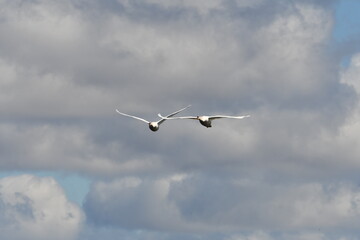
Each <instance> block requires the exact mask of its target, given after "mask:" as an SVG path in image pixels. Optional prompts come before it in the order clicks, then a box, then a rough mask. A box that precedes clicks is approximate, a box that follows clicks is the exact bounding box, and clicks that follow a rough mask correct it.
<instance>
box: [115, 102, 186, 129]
mask: <svg viewBox="0 0 360 240" xmlns="http://www.w3.org/2000/svg"><path fill="white" fill-rule="evenodd" d="M190 106H191V105H189V106H187V107H184V108H182V109H180V110H177V111H176V112H173V113H171V114H169V115H167V116H166V117H165V118H161V119H160V120H159V121H157V122H150V121H147V120H145V119H143V118H140V117H136V116H132V115H129V114H126V113H123V112H120V111H119V110H117V109H116V112H117V113H119V114H121V115H123V116H126V117H131V118H135V119H137V120H140V121H143V122H145V123H147V124H149V128H150V130H151V131H153V132H156V131H157V130H159V127H160V124H162V123H163V122H164V121H165V120H167V119H166V118H170V117H172V116H174V115H175V114H178V113H179V112H181V111H184V110H185V109H187V108H188V107H190Z"/></svg>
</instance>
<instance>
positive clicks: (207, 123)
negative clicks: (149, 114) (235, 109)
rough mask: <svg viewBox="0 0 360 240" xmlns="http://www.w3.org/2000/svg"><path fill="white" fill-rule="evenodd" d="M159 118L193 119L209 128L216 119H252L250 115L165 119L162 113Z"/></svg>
mask: <svg viewBox="0 0 360 240" xmlns="http://www.w3.org/2000/svg"><path fill="white" fill-rule="evenodd" d="M158 116H159V117H161V118H162V119H164V120H165V119H166V120H167V119H193V120H199V122H200V123H201V125H203V126H205V127H207V128H209V127H211V121H212V120H214V119H219V118H234V119H243V118H247V117H250V115H245V116H226V115H214V116H196V117H193V116H186V117H163V116H162V115H161V114H160V113H159V114H158Z"/></svg>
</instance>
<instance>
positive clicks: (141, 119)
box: [116, 109, 150, 123]
mask: <svg viewBox="0 0 360 240" xmlns="http://www.w3.org/2000/svg"><path fill="white" fill-rule="evenodd" d="M116 112H117V113H118V114H121V115H124V116H127V117H131V118H135V119H137V120H140V121H143V122H146V123H150V122H149V121H147V120H145V119H143V118H139V117H136V116H132V115H129V114H126V113H122V112H120V111H119V110H117V109H116Z"/></svg>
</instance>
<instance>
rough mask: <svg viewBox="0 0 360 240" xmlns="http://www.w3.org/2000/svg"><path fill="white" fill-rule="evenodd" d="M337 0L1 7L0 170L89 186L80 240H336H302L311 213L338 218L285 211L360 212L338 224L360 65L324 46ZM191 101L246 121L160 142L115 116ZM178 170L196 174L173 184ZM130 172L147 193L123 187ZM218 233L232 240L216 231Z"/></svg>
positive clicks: (180, 130) (175, 126) (188, 124)
mask: <svg viewBox="0 0 360 240" xmlns="http://www.w3.org/2000/svg"><path fill="white" fill-rule="evenodd" d="M334 2H335V1H310V0H305V1H291V2H290V1H260V0H259V1H240V0H238V1H228V0H226V1H215V0H214V1H211V2H210V1H204V2H201V3H199V2H198V1H197V2H194V1H181V2H180V1H179V2H171V3H169V2H168V1H166V2H165V1H162V0H151V1H150V0H149V1H112V0H107V1H96V0H92V1H70V0H69V1H61V2H59V1H27V2H26V1H25V2H24V1H11V3H10V2H6V3H5V2H3V3H1V9H3V10H2V11H1V13H0V14H1V21H0V25H1V27H0V29H1V30H0V33H1V36H2V40H1V43H0V50H1V57H0V73H1V74H2V78H1V80H0V86H1V88H0V89H1V90H0V100H1V101H0V110H1V112H2V115H1V123H0V150H1V161H0V166H1V168H2V169H3V170H5V169H9V170H19V169H22V170H27V169H29V170H34V169H37V170H38V169H40V170H49V169H50V170H55V171H56V170H59V169H62V170H64V169H65V170H66V171H74V172H80V173H82V174H85V175H87V176H90V177H92V178H93V179H94V181H96V182H95V183H94V186H93V188H92V190H91V192H90V193H89V195H88V197H87V201H86V204H85V206H84V207H85V210H86V212H87V214H88V217H89V222H91V223H92V225H91V224H90V225H89V227H90V226H91V227H90V228H92V227H93V229H88V231H89V232H88V233H86V232H84V233H83V234H84V239H85V238H86V236H88V235H86V234H89V235H91V234H90V233H91V232H92V231H93V232H94V234H95V235H96V234H98V236H101V235H102V234H104V235H106V234H108V235H109V236H113V233H114V232H116V233H119V234H122V236H123V237H124V239H126V238H128V239H131V238H135V239H136V236H135V235H136V234H137V233H136V231H137V230H138V229H143V228H145V229H150V230H146V231H144V232H143V233H140V234H139V233H138V234H139V235H140V236H141V237H143V238H144V239H146V237H147V236H149V238H151V236H152V238H154V239H161V238H163V239H176V238H180V237H179V235H177V234H171V231H177V230H179V231H182V230H185V231H188V232H191V231H195V232H196V231H199V232H201V233H202V234H203V236H205V235H206V236H208V237H209V238H208V239H211V238H213V239H230V240H232V239H251V238H253V239H256V238H258V239H267V238H268V239H278V238H276V234H275V235H274V234H272V233H271V231H273V230H274V229H277V227H279V226H285V227H284V228H286V229H293V230H294V231H300V233H299V234H297V233H294V234H293V235H292V234H291V233H284V234H283V235H282V237H283V238H284V239H286V236H290V237H292V238H293V239H297V238H298V239H301V238H306V237H308V236H310V237H314V238H316V237H317V238H320V239H321V238H325V237H327V238H329V239H331V236H330V235H331V234H329V233H327V232H326V233H324V234H320V235H316V234H314V233H313V232H312V231H311V230H309V232H310V233H306V232H305V233H303V231H305V230H306V229H307V228H308V227H309V226H306V224H304V222H306V220H307V219H308V218H314V219H315V220H319V221H320V222H321V221H323V226H325V227H329V226H331V223H327V222H326V221H325V220H326V219H325V220H324V219H323V218H321V219H318V218H317V217H316V216H312V215H311V214H308V215H306V214H305V215H303V216H302V217H303V218H302V219H301V218H300V217H301V214H300V213H299V212H297V211H298V209H296V206H295V205H294V204H291V203H295V202H297V203H298V204H300V205H301V204H303V205H304V206H306V207H307V208H306V209H308V210H309V211H311V210H312V209H311V208H310V207H308V206H309V205H311V204H310V203H309V201H310V198H307V197H308V196H314V197H315V198H316V199H315V200H314V201H315V203H316V204H318V205H317V208H316V209H315V210H319V211H325V210H327V208H331V207H334V209H331V210H330V211H328V214H329V215H326V214H325V216H327V217H329V218H331V217H333V216H336V217H338V219H339V221H340V223H339V224H340V226H343V227H344V226H345V225H346V223H347V221H348V220H349V219H352V220H353V219H356V220H357V218H358V207H354V208H350V212H352V213H354V216H353V218H352V217H349V216H347V215H346V214H344V215H342V216H345V217H344V218H342V216H340V217H339V216H338V215H341V214H343V213H344V212H346V211H345V210H344V209H337V208H336V206H335V205H336V204H335V203H334V201H341V199H340V196H347V199H345V200H344V202H345V203H347V204H348V203H349V202H351V201H353V202H356V201H357V200H356V199H357V196H358V190H357V189H356V188H355V187H353V186H352V187H344V186H342V185H341V184H340V185H336V184H339V182H350V183H353V182H354V181H357V179H358V177H357V171H358V169H359V167H360V166H359V164H358V161H357V156H358V150H357V147H356V144H354V143H357V142H358V141H357V133H358V132H359V131H358V129H359V127H358V124H356V122H357V121H358V119H359V115H358V113H357V111H356V108H357V107H358V99H357V98H358V93H359V90H358V87H357V83H356V81H355V79H357V76H358V72H357V68H358V67H357V65H356V64H353V65H352V66H351V70H350V71H349V72H348V74H347V75H346V76H345V77H344V76H339V66H338V64H339V59H337V56H334V55H332V53H333V52H332V50H331V49H329V41H330V36H331V30H332V27H333V15H332V10H331V4H333V3H334ZM55 29H56V31H54V30H55ZM188 104H192V105H193V106H192V107H191V108H190V109H188V110H187V111H186V113H185V112H184V113H182V114H184V115H188V114H189V115H198V114H234V115H236V114H251V115H252V117H251V118H249V119H246V120H241V121H237V120H234V121H233V120H223V121H222V120H218V121H215V122H214V127H213V128H211V129H205V128H203V127H202V126H200V124H199V123H198V122H196V121H190V120H189V121H186V120H183V121H181V120H178V121H175V120H174V121H168V122H166V123H165V124H164V125H162V128H161V129H160V131H159V132H157V133H155V134H154V133H152V132H150V131H149V130H148V129H147V126H146V125H144V124H143V123H141V122H137V121H132V120H130V119H126V118H122V117H121V116H119V115H117V114H116V113H115V112H114V109H115V108H119V109H121V110H122V111H124V112H128V113H130V114H134V115H138V116H142V117H144V118H146V119H157V116H156V114H157V113H158V112H160V113H167V112H172V111H174V110H175V109H178V108H180V107H183V106H186V105H188ZM174 174H185V175H187V174H188V175H192V174H194V176H196V177H193V178H188V179H185V180H182V181H179V180H177V181H175V180H166V177H168V176H172V175H174ZM123 177H124V178H125V177H127V178H125V179H137V180H136V181H138V183H137V184H138V185H136V186H133V187H131V186H125V187H124V186H123V185H121V184H124V182H123V181H124V179H123ZM99 178H100V179H101V180H102V181H104V182H97V181H98V180H99ZM116 179H117V180H116ZM245 180H246V181H245ZM237 181H240V183H241V184H244V182H243V181H245V183H246V184H248V185H238V184H239V183H238V182H237ZM329 182H332V183H334V184H335V189H336V190H335V191H334V192H328V190H327V187H329ZM107 184H108V186H107V187H106V185H107ZM350 185H352V184H350ZM291 189H294V190H291ZM160 190H161V191H160ZM225 196H226V197H225ZM254 199H255V200H254ZM264 199H267V200H268V201H265V200H264ZM326 199H330V200H328V201H327V200H326ZM162 204H163V205H162ZM356 204H357V203H356ZM356 204H355V205H356ZM274 205H276V206H277V207H278V208H279V209H280V210H279V212H277V213H276V214H275V213H274V212H272V211H274V210H272V208H271V207H272V206H274ZM1 206H3V205H1ZM18 207H19V211H23V213H24V214H28V213H30V212H28V211H27V210H28V209H27V208H23V206H18ZM281 207H282V208H281ZM164 208H165V209H164ZM284 209H285V210H284ZM156 210H157V211H156ZM133 211H135V213H136V214H133V215H132V213H134V212H133ZM120 213H121V214H120ZM337 214H338V215H337ZM246 216H247V218H245V217H246ZM294 216H297V218H294V219H297V220H298V222H291V221H290V220H289V219H291V218H292V217H294ZM220 221H221V224H223V225H221V224H219V222H220ZM239 225H241V226H242V227H243V229H249V228H251V227H253V229H255V228H256V227H257V226H261V227H263V228H268V230H269V232H267V231H265V232H264V234H262V233H261V232H260V233H249V234H245V233H243V232H236V230H237V227H238V226H239ZM320 225H321V224H320ZM98 226H102V227H104V228H105V229H102V228H98ZM108 226H113V227H115V229H116V230H114V229H112V230H108V229H107V227H108ZM216 226H217V227H218V231H219V232H221V231H222V230H224V231H225V230H226V231H229V232H226V233H213V232H211V229H214V227H216ZM118 228H124V229H121V230H120V229H118ZM101 229H102V230H101ZM126 229H133V232H131V233H128V234H127V233H126ZM154 229H155V230H154ZM229 229H230V230H229ZM299 229H300V230H299ZM304 229H305V230H304ZM338 230H339V231H340V229H338ZM112 231H113V232H112ZM153 231H154V232H153ZM167 231H168V232H170V233H168V232H167ZM351 231H353V230H349V232H351ZM209 232H210V233H209ZM216 234H218V235H216ZM306 234H308V235H306ZM139 235H137V236H139ZM184 235H185V236H182V237H184V238H182V239H186V238H188V239H194V238H195V237H194V235H192V234H191V233H185V234H184ZM279 235H281V234H279ZM338 235H339V236H346V234H343V233H342V232H341V231H340V233H338ZM349 235H351V233H350V234H349ZM134 236H135V237H134ZM217 237H218V238H217ZM290 237H289V238H290ZM109 238H110V237H109ZM308 238H309V237H308ZM333 238H334V239H335V237H333ZM339 238H340V237H339ZM138 239H139V238H138Z"/></svg>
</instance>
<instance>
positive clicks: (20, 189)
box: [0, 175, 84, 240]
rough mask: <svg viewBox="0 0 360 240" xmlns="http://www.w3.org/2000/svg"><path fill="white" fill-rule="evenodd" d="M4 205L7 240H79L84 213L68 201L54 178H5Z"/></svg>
mask: <svg viewBox="0 0 360 240" xmlns="http://www.w3.org/2000/svg"><path fill="white" fill-rule="evenodd" d="M0 203H1V212H2V214H1V218H0V229H1V234H2V237H3V238H6V239H12V240H15V239H50V238H51V239H59V240H64V239H67V240H70V239H75V238H76V236H77V234H78V232H79V231H80V230H81V225H82V223H83V221H84V216H83V213H82V210H81V209H80V208H79V207H78V206H76V205H75V204H74V203H71V202H69V201H68V200H67V198H66V196H65V194H64V192H63V190H62V188H61V187H60V186H59V185H58V184H57V183H56V181H55V180H54V179H53V178H38V177H35V176H31V175H21V176H15V177H7V178H2V179H0Z"/></svg>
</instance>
